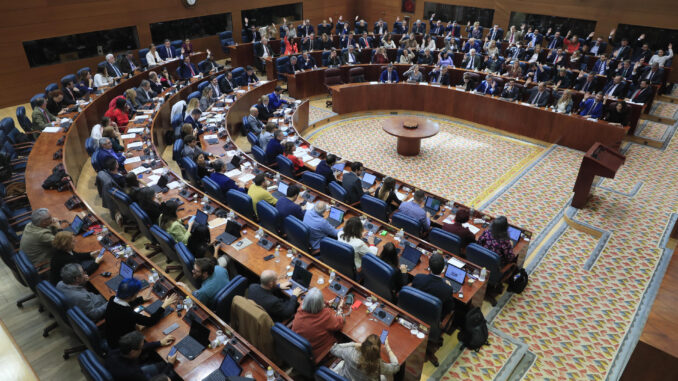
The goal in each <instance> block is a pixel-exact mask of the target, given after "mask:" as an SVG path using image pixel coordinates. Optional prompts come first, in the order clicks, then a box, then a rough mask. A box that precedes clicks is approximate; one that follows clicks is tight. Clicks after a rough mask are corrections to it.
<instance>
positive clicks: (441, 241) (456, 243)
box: [428, 228, 461, 255]
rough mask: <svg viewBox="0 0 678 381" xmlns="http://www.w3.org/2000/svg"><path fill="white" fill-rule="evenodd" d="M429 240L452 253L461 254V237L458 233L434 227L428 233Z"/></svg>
mask: <svg viewBox="0 0 678 381" xmlns="http://www.w3.org/2000/svg"><path fill="white" fill-rule="evenodd" d="M428 241H429V242H430V243H431V244H432V245H435V246H437V247H439V248H441V249H443V250H445V251H449V252H450V253H452V254H455V255H460V254H461V238H459V236H458V235H456V234H452V233H450V232H447V231H445V230H443V229H441V228H433V229H431V232H430V233H429V234H428Z"/></svg>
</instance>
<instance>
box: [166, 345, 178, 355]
mask: <svg viewBox="0 0 678 381" xmlns="http://www.w3.org/2000/svg"><path fill="white" fill-rule="evenodd" d="M175 353H177V346H176V345H175V346H173V347H172V349H170V351H169V354H168V355H167V357H172V356H174V354H175Z"/></svg>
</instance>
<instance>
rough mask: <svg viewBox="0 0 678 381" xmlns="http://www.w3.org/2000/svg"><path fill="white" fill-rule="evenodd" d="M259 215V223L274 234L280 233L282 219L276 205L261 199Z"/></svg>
mask: <svg viewBox="0 0 678 381" xmlns="http://www.w3.org/2000/svg"><path fill="white" fill-rule="evenodd" d="M257 215H258V216H259V221H260V222H259V223H260V224H261V226H262V227H263V228H264V229H266V230H268V231H270V232H272V233H274V234H279V233H280V231H281V225H282V220H281V219H280V213H278V209H276V207H275V206H273V205H271V204H269V203H268V202H266V201H264V200H261V201H259V202H257Z"/></svg>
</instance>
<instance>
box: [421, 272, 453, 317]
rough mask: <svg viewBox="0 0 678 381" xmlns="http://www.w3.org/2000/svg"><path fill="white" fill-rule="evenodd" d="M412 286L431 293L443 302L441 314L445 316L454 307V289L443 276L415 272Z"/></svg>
mask: <svg viewBox="0 0 678 381" xmlns="http://www.w3.org/2000/svg"><path fill="white" fill-rule="evenodd" d="M412 287H414V288H416V289H418V290H421V291H424V292H426V293H428V294H431V295H433V296H435V297H437V298H438V299H440V301H441V302H442V303H443V311H442V316H441V317H444V316H447V314H449V313H450V312H451V311H452V309H453V308H454V296H453V294H454V290H453V288H452V286H450V285H449V284H447V283H446V281H445V280H443V278H441V277H439V276H436V275H433V274H417V275H415V276H414V279H413V280H412Z"/></svg>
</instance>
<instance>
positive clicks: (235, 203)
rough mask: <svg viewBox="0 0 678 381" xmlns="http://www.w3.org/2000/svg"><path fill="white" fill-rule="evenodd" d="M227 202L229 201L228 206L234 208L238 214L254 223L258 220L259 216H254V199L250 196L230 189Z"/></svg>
mask: <svg viewBox="0 0 678 381" xmlns="http://www.w3.org/2000/svg"><path fill="white" fill-rule="evenodd" d="M226 200H227V201H228V206H230V207H231V208H233V210H235V211H236V212H237V213H240V214H241V215H243V216H244V217H245V218H248V219H250V220H252V221H256V220H257V216H256V215H255V214H254V206H253V205H252V197H250V196H249V195H247V194H245V193H242V192H240V191H237V190H235V189H229V191H228V193H226Z"/></svg>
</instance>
